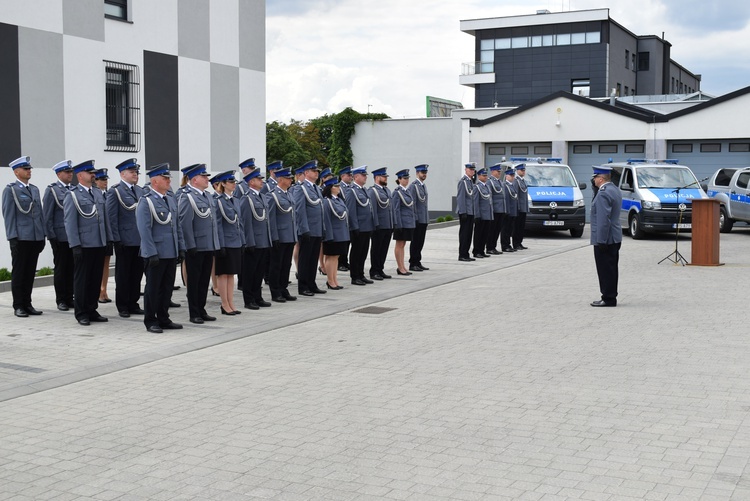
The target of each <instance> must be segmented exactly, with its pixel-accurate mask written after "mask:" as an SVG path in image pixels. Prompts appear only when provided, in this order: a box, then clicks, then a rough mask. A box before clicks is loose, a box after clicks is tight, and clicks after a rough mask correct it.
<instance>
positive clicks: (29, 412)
mask: <svg viewBox="0 0 750 501" xmlns="http://www.w3.org/2000/svg"><path fill="white" fill-rule="evenodd" d="M586 238H587V235H584V239H571V238H570V237H566V236H564V235H562V234H555V235H533V236H532V237H531V238H528V241H527V242H526V244H527V245H528V246H529V247H530V249H529V250H528V251H522V252H518V253H514V254H511V255H508V254H505V255H502V256H497V257H492V258H490V259H486V260H483V261H477V262H476V263H459V262H457V260H456V258H457V255H456V253H457V252H456V242H457V227H456V226H445V227H441V228H436V229H433V230H431V231H430V232H429V233H428V235H427V245H428V249H427V252H426V258H425V264H426V265H427V266H430V268H431V269H430V271H428V272H424V273H420V274H416V273H415V274H414V275H412V276H410V277H406V278H404V277H394V278H393V279H392V280H390V281H385V282H381V283H376V284H375V285H372V286H367V287H346V289H344V290H343V291H339V292H338V294H336V293H335V292H334V291H332V292H329V293H328V294H326V295H324V296H317V297H315V298H310V299H308V298H301V299H300V300H299V301H297V302H296V303H295V304H294V305H288V304H287V305H276V304H275V305H274V306H273V307H271V308H268V309H265V310H260V311H257V312H255V311H253V312H251V311H247V310H245V312H244V313H243V314H242V315H240V316H239V317H231V318H229V317H223V318H220V319H219V321H217V322H216V323H215V325H210V326H206V325H204V326H193V325H189V324H188V325H186V328H185V329H184V330H183V331H178V332H177V333H168V334H165V335H153V334H148V333H147V332H146V331H145V329H144V328H143V325H142V323H141V322H140V321H139V320H138V319H128V320H125V319H120V318H117V317H115V310H114V307H113V306H111V305H105V306H104V307H103V308H102V312H103V313H104V314H107V315H108V316H110V322H109V323H108V324H106V325H104V326H103V327H101V328H100V326H92V327H88V328H81V327H79V326H78V325H77V324H76V323H75V321H74V319H73V317H72V314H69V313H68V314H65V313H59V312H57V311H56V310H55V311H52V309H51V308H50V306H51V305H52V304H53V295H52V291H51V287H45V288H40V289H38V290H35V292H34V298H35V306H37V307H38V308H42V309H44V310H45V313H44V315H42V316H41V317H38V318H29V319H16V318H15V317H13V316H12V310H11V309H10V306H9V304H10V297H9V296H10V294H9V293H4V294H0V314H2V313H4V317H3V318H4V319H5V322H4V326H3V329H2V330H1V331H0V400H1V401H0V422H1V423H3V425H2V426H1V427H0V499H3V500H5V499H13V500H38V499H39V500H41V499H55V500H65V499H92V500H94V499H95V500H109V499H117V500H130V499H134V500H135V499H139V500H140V499H155V500H159V499H166V500H172V499H197V500H223V499H228V500H232V499H239V500H254V499H273V500H297V499H300V500H313V499H325V500H329V499H330V500H339V499H340V500H360V499H362V500H368V499H386V500H390V499H408V500H449V499H450V500H454V499H455V500H473V499H481V500H485V499H488V500H489V499H539V500H554V499H594V500H596V499H604V500H620V499H625V500H627V499H656V500H673V499H674V500H677V499H680V500H683V499H750V470H749V469H748V458H749V457H750V418H749V417H748V416H750V413H749V412H748V411H749V410H750V379H748V378H747V374H748V369H749V368H750V357H748V348H747V346H748V343H747V341H746V337H747V335H748V329H747V326H746V322H745V318H744V315H743V314H742V313H740V312H744V311H745V309H746V296H745V295H744V294H743V293H742V287H741V285H740V286H736V285H731V284H736V283H738V282H739V284H744V283H745V281H746V276H747V274H748V271H749V270H750V253H748V252H747V251H746V249H747V244H748V243H750V240H749V239H750V228H746V227H738V228H737V229H735V230H734V231H733V232H732V233H730V234H727V235H722V236H721V238H722V240H721V245H722V248H721V252H722V261H723V262H725V263H726V264H725V265H724V266H720V267H692V266H686V267H683V266H675V265H672V264H671V263H664V264H661V265H659V264H657V262H658V261H659V260H660V259H661V258H662V257H664V256H666V255H667V254H669V253H670V252H671V251H672V250H673V249H674V239H673V238H672V237H669V236H663V237H657V238H654V239H650V240H646V241H632V240H630V239H627V238H626V239H625V241H624V243H623V249H622V252H621V260H620V272H621V283H620V303H619V305H618V307H617V308H597V309H594V308H591V307H590V306H589V305H588V303H589V302H590V301H592V300H594V299H598V293H597V285H596V284H597V282H596V274H595V270H594V263H593V252H592V250H591V248H590V247H589V246H587V245H586V244H587V241H586ZM680 251H681V252H682V253H683V254H684V255H685V256H686V257H687V258H688V259H690V241H689V238H684V237H683V238H681V239H680ZM389 266H390V268H394V265H393V263H392V262H390V264H389ZM341 283H342V284H343V285H345V286H346V285H348V282H347V281H346V280H342V281H341ZM113 292H114V291H110V295H112V294H113ZM180 292H182V295H180ZM175 297H176V298H177V299H181V302H183V303H184V290H182V291H177V293H176V296H175ZM210 304H211V307H212V308H213V309H214V310H218V306H219V304H218V302H216V301H215V300H213V298H211V303H210ZM364 307H379V308H380V310H378V311H380V313H363V312H361V311H359V310H361V309H362V308H364ZM182 309H183V310H184V309H185V307H184V306H183V308H182ZM179 310H180V309H176V310H174V314H173V316H174V320H176V321H184V320H186V319H185V318H183V317H185V316H186V315H187V313H186V312H182V311H179Z"/></svg>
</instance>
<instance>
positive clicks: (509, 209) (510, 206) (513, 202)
mask: <svg viewBox="0 0 750 501" xmlns="http://www.w3.org/2000/svg"><path fill="white" fill-rule="evenodd" d="M503 183H504V185H503V186H505V213H506V214H508V215H509V216H511V217H516V216H517V215H518V193H517V192H516V188H515V186H514V183H509V182H508V181H507V180H506V181H503Z"/></svg>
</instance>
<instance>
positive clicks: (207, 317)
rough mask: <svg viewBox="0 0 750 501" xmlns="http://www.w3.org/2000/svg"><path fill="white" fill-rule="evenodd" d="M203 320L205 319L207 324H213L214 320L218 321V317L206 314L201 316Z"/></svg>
mask: <svg viewBox="0 0 750 501" xmlns="http://www.w3.org/2000/svg"><path fill="white" fill-rule="evenodd" d="M201 318H202V319H203V320H204V321H205V322H213V321H214V320H216V317H212V316H211V315H209V314H208V313H204V314H203V315H201Z"/></svg>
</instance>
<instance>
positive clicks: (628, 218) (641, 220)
mask: <svg viewBox="0 0 750 501" xmlns="http://www.w3.org/2000/svg"><path fill="white" fill-rule="evenodd" d="M607 165H609V166H611V167H612V184H614V185H615V186H619V187H620V192H621V193H622V210H621V211H620V223H621V224H622V227H623V229H626V230H627V233H628V234H629V235H630V236H631V237H632V238H634V239H640V238H644V237H645V236H646V234H647V233H657V232H672V231H683V230H685V231H689V230H691V228H692V216H693V211H692V201H693V199H696V198H708V195H706V192H705V191H703V189H702V188H701V186H700V182H699V181H698V179H697V178H696V177H695V174H693V171H692V170H690V168H689V167H687V166H686V165H678V160H647V159H628V160H627V161H626V162H615V163H609V164H607Z"/></svg>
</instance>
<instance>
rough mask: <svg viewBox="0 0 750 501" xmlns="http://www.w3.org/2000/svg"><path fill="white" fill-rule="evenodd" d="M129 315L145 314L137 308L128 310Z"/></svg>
mask: <svg viewBox="0 0 750 501" xmlns="http://www.w3.org/2000/svg"><path fill="white" fill-rule="evenodd" d="M129 313H130V314H131V315H143V314H145V313H146V312H145V311H143V310H142V309H141V308H140V307H138V308H133V309H132V310H130V312H129Z"/></svg>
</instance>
